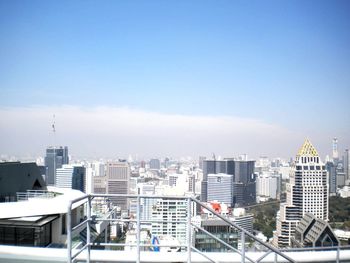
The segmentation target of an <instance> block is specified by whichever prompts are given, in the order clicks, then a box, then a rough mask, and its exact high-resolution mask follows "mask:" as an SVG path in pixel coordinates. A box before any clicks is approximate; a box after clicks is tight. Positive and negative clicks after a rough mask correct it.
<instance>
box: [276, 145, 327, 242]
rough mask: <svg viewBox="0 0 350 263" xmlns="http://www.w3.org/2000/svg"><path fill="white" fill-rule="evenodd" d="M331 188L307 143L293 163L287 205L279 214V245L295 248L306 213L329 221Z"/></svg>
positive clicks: (314, 151)
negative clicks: (292, 245) (295, 241)
mask: <svg viewBox="0 0 350 263" xmlns="http://www.w3.org/2000/svg"><path fill="white" fill-rule="evenodd" d="M328 188H329V185H328V181H327V170H326V168H325V165H324V164H323V163H322V161H321V159H320V157H319V154H318V153H317V151H316V149H315V148H314V147H313V145H312V144H311V142H310V141H309V140H306V141H305V142H304V144H303V146H302V147H301V148H300V150H299V152H298V154H297V156H296V159H295V163H294V164H293V169H292V172H291V174H290V181H289V183H288V184H287V200H286V203H283V204H281V207H280V211H279V213H278V214H277V218H276V219H277V220H276V227H277V229H276V231H275V232H274V240H273V244H274V245H275V246H277V247H290V246H291V237H292V236H294V234H295V228H296V227H297V226H298V224H299V222H300V220H301V218H302V217H303V216H304V215H305V213H311V214H313V215H314V216H315V217H316V218H320V219H322V220H325V221H328V191H329V190H328Z"/></svg>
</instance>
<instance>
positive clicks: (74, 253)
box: [66, 194, 340, 263]
mask: <svg viewBox="0 0 350 263" xmlns="http://www.w3.org/2000/svg"><path fill="white" fill-rule="evenodd" d="M95 197H104V198H113V197H125V198H131V199H136V203H137V206H136V220H135V219H123V218H92V213H91V209H92V200H93V199H94V198H95ZM141 199H163V200H183V201H185V202H186V218H183V220H180V221H179V220H169V219H167V220H141V216H140V214H141V211H140V207H141ZM77 202H80V206H81V205H84V206H86V209H87V210H86V216H87V217H86V219H85V220H83V221H82V222H80V223H79V224H77V225H76V226H74V227H73V226H72V206H73V204H75V203H77ZM196 206H199V207H202V208H204V209H206V210H208V211H209V212H211V213H212V214H213V215H215V216H216V217H217V218H219V219H220V220H222V221H223V222H224V223H225V224H227V225H228V226H230V227H232V228H233V229H235V230H237V232H238V233H239V234H240V244H241V249H240V250H239V249H237V248H235V247H234V246H232V245H230V244H228V243H227V242H225V241H224V240H221V239H219V238H218V237H217V236H215V235H214V234H212V233H210V232H209V231H207V230H206V229H204V228H202V227H201V226H198V225H196V224H195V223H193V222H192V213H193V212H192V211H194V210H195V207H196ZM98 221H108V222H115V223H123V222H129V223H130V222H131V223H136V244H120V243H105V242H104V243H103V242H93V241H92V240H91V227H92V224H93V223H96V222H98ZM66 223H67V253H68V254H67V262H69V263H71V262H75V260H76V259H77V257H78V256H79V255H80V254H81V253H82V252H83V251H86V254H85V256H86V262H88V263H90V259H91V247H92V246H94V247H96V246H104V247H125V246H130V247H136V260H135V261H136V262H137V263H140V262H141V248H145V247H152V246H153V245H152V244H141V224H142V223H143V224H144V223H148V224H150V223H168V224H169V223H177V224H180V223H181V224H185V225H186V243H181V244H180V245H179V247H181V248H185V249H186V253H187V262H188V263H190V262H191V257H192V253H197V254H200V255H201V256H203V258H205V259H206V260H209V261H210V262H216V261H215V260H214V259H212V258H210V256H209V255H208V253H204V252H202V251H200V250H199V249H198V248H196V247H195V245H193V242H192V241H193V239H192V229H197V230H198V231H201V232H203V233H205V234H206V235H208V236H209V237H211V238H213V239H214V240H216V241H217V242H218V243H220V244H222V245H223V246H225V247H227V248H228V249H230V250H232V251H234V252H236V253H238V254H239V255H240V256H241V262H256V263H259V262H262V261H263V260H264V259H265V258H266V257H267V256H268V255H270V254H271V253H273V254H274V255H275V256H274V262H279V259H280V258H283V259H284V261H287V262H296V261H295V260H294V259H293V258H291V257H290V256H288V255H286V253H285V252H286V251H288V252H290V251H292V250H279V249H277V248H275V247H273V246H272V245H270V244H268V243H265V242H263V241H261V240H259V239H257V238H256V237H255V236H254V235H253V234H252V233H250V232H249V231H247V230H246V229H244V228H242V227H240V226H239V225H237V224H235V223H234V222H232V221H231V220H230V219H228V218H226V217H224V216H222V215H220V214H218V213H216V211H215V210H214V209H212V208H210V207H208V206H206V205H205V204H203V203H201V202H200V201H198V200H197V199H195V198H193V197H179V196H150V195H115V194H114V195H113V194H91V195H85V196H82V197H80V198H77V199H75V200H72V201H71V202H70V203H69V205H68V211H67V221H66ZM82 227H86V233H87V236H86V244H83V245H82V247H81V248H79V249H74V250H73V247H72V237H73V235H72V234H73V232H74V231H77V230H79V229H81V228H82ZM247 238H248V239H250V240H251V241H253V242H256V243H258V244H259V246H260V247H261V248H263V249H264V251H263V253H262V254H261V255H260V257H259V258H257V259H253V258H251V257H249V256H248V255H247V253H246V252H247V248H246V245H245V244H246V241H247ZM157 246H158V247H164V246H166V247H169V245H157ZM323 249H324V248H323ZM334 249H336V248H334ZM299 250H300V251H302V250H301V249H299ZM305 250H314V248H311V249H310V248H309V249H304V251H305ZM293 251H298V249H294V250H293ZM339 253H340V250H339V247H338V249H337V255H336V262H339Z"/></svg>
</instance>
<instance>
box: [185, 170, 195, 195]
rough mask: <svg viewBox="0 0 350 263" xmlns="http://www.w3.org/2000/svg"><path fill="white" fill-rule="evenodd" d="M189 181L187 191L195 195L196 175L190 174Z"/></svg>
mask: <svg viewBox="0 0 350 263" xmlns="http://www.w3.org/2000/svg"><path fill="white" fill-rule="evenodd" d="M187 180H188V188H187V191H188V192H192V193H195V192H196V177H195V176H194V174H189V175H188V176H187Z"/></svg>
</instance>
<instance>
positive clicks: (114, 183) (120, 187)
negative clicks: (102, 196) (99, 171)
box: [106, 161, 130, 210]
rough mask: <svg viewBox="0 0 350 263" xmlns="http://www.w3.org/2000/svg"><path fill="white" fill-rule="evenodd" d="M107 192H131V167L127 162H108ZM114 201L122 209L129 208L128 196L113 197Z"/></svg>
mask: <svg viewBox="0 0 350 263" xmlns="http://www.w3.org/2000/svg"><path fill="white" fill-rule="evenodd" d="M106 176H107V194H123V195H126V194H129V180H130V167H129V164H128V163H127V162H122V161H120V162H110V163H107V170H106ZM110 199H111V201H112V203H113V204H114V205H116V206H119V207H120V208H121V209H122V210H127V209H128V199H127V198H126V197H111V198H110Z"/></svg>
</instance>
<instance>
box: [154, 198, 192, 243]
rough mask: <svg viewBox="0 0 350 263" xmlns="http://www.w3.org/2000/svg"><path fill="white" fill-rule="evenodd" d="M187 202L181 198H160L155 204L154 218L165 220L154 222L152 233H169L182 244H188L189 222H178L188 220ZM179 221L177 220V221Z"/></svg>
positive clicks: (156, 234)
mask: <svg viewBox="0 0 350 263" xmlns="http://www.w3.org/2000/svg"><path fill="white" fill-rule="evenodd" d="M186 217H187V202H186V201H185V200H183V199H182V200H181V199H172V200H170V199H158V200H157V203H156V204H155V205H154V206H153V210H152V220H154V221H163V222H153V223H152V231H151V232H152V235H155V236H160V235H169V236H172V237H174V238H176V239H177V240H178V241H179V242H180V243H181V244H186V240H187V224H186V223H177V222H181V221H186ZM176 221H177V222H176Z"/></svg>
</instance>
